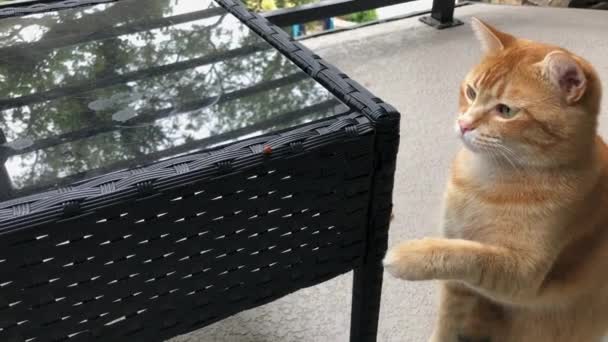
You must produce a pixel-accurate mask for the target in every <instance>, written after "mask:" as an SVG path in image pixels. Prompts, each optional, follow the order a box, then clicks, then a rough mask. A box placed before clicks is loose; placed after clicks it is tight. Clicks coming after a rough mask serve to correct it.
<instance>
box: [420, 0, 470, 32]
mask: <svg viewBox="0 0 608 342" xmlns="http://www.w3.org/2000/svg"><path fill="white" fill-rule="evenodd" d="M455 6H456V0H433V8H432V9H431V15H427V16H424V17H421V18H420V21H422V22H423V23H425V24H427V25H430V26H433V27H434V28H436V29H438V30H441V29H444V28H448V27H453V26H458V25H462V21H460V20H458V19H455V18H454V7H455Z"/></svg>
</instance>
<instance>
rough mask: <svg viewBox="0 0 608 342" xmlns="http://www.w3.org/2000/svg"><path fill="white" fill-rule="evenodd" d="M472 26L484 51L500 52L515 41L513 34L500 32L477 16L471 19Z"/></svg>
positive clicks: (489, 52) (488, 52)
mask: <svg viewBox="0 0 608 342" xmlns="http://www.w3.org/2000/svg"><path fill="white" fill-rule="evenodd" d="M471 26H472V27H473V32H475V36H477V39H478V40H479V42H480V43H481V48H482V50H483V52H484V53H487V54H491V53H495V52H498V51H500V50H503V49H504V48H505V47H507V46H509V45H510V44H511V43H513V42H514V41H515V37H513V36H512V35H510V34H507V33H504V32H500V31H498V30H497V29H495V28H494V27H492V26H490V25H488V24H486V23H484V22H483V21H481V20H479V19H477V18H475V17H473V18H472V20H471Z"/></svg>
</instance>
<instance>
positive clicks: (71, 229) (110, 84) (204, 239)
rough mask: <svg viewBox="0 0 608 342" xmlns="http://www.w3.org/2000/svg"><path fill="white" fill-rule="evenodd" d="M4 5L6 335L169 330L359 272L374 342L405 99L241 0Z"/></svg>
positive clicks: (365, 336)
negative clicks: (389, 99) (388, 97)
mask: <svg viewBox="0 0 608 342" xmlns="http://www.w3.org/2000/svg"><path fill="white" fill-rule="evenodd" d="M0 18H1V19H0V341H2V342H9V341H27V342H30V341H36V342H42V341H113V342H116V341H145V342H148V341H162V340H165V339H168V338H170V337H173V336H176V335H178V334H183V333H186V332H190V331H192V330H195V329H198V328H201V327H204V326H206V325H209V324H211V323H213V322H216V321H218V320H221V319H223V318H225V317H228V316H230V315H233V314H235V313H237V312H239V311H242V310H245V309H250V308H253V307H256V306H259V305H262V304H265V303H268V302H270V301H273V300H275V299H277V298H279V297H282V296H284V295H287V294H289V293H292V292H294V291H296V290H298V289H301V288H304V287H308V286H312V285H315V284H319V283H321V282H324V281H326V280H328V279H331V278H333V277H335V276H337V275H340V274H343V273H346V272H348V271H351V270H354V284H353V302H352V314H351V315H352V321H351V331H350V336H351V341H374V340H375V339H376V330H377V320H378V310H379V306H380V288H381V283H382V267H381V263H380V260H381V257H382V256H383V254H384V252H385V250H386V244H387V235H388V234H387V233H388V225H389V217H390V212H391V197H392V188H393V174H394V171H395V159H396V155H397V147H398V139H399V136H398V127H399V114H398V113H397V112H396V111H395V110H394V109H393V108H392V107H391V106H389V105H387V104H385V103H383V102H382V101H381V100H380V99H378V98H376V97H374V96H373V95H371V94H370V93H369V92H368V91H366V90H365V89H364V88H363V87H361V86H360V85H359V84H357V83H356V82H354V81H352V80H350V79H348V78H347V77H346V76H345V75H344V74H342V73H340V72H339V71H338V70H337V69H336V68H335V67H333V66H331V65H329V64H327V63H325V62H324V61H323V60H321V59H320V58H319V57H318V56H315V55H313V54H312V53H310V52H309V51H308V50H307V49H306V48H304V47H303V46H302V45H301V44H299V43H297V42H293V41H291V39H290V38H289V37H288V36H287V35H286V34H285V33H283V32H282V31H281V30H280V29H278V28H276V27H273V26H271V25H269V23H268V22H267V21H266V20H265V19H263V18H262V17H260V16H259V15H256V14H252V13H250V12H248V11H247V10H246V9H245V7H243V5H242V4H240V3H237V2H234V1H232V0H219V1H218V2H217V3H214V2H210V1H206V0H120V1H108V0H81V1H75V0H70V1H59V2H49V1H46V2H45V3H43V4H28V5H27V6H20V7H17V6H16V5H13V7H11V6H7V5H4V6H3V7H0ZM311 328H313V327H311ZM347 333H348V332H345V334H347Z"/></svg>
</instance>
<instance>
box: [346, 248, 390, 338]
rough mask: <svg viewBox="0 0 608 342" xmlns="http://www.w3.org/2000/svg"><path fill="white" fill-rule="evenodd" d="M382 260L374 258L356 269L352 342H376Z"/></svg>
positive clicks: (351, 330)
mask: <svg viewBox="0 0 608 342" xmlns="http://www.w3.org/2000/svg"><path fill="white" fill-rule="evenodd" d="M382 274H383V269H382V264H381V259H378V258H373V260H369V262H367V263H365V264H364V265H362V266H361V267H359V268H357V269H355V271H354V275H353V301H352V309H351V310H352V311H351V321H350V342H375V341H376V334H377V332H378V316H379V314H380V295H381V292H382Z"/></svg>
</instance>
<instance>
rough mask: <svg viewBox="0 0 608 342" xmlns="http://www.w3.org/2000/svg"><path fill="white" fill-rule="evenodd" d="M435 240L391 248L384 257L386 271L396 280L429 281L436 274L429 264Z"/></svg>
mask: <svg viewBox="0 0 608 342" xmlns="http://www.w3.org/2000/svg"><path fill="white" fill-rule="evenodd" d="M432 240H433V239H422V240H410V241H405V242H402V243H400V244H398V245H397V246H395V247H393V248H391V249H390V250H389V251H388V252H387V253H386V256H385V257H384V260H383V261H382V264H383V265H384V269H385V270H386V271H387V272H388V273H390V274H391V275H392V276H394V277H396V278H401V279H405V280H429V279H433V276H434V274H435V272H434V270H433V267H432V264H431V263H430V262H429V261H430V257H431V253H432V251H433V248H434V246H433V242H432Z"/></svg>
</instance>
